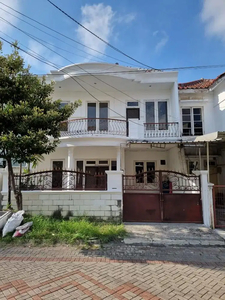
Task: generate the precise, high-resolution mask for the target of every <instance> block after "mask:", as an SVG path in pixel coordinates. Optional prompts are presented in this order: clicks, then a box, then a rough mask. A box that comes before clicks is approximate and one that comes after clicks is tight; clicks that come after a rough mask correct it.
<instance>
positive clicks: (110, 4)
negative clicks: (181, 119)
mask: <svg viewBox="0 0 225 300" xmlns="http://www.w3.org/2000/svg"><path fill="white" fill-rule="evenodd" d="M51 1H52V2H53V3H54V4H55V5H57V6H59V7H60V8H61V9H62V10H63V11H65V12H66V13H67V14H69V15H70V16H71V17H72V18H74V19H76V20H77V21H78V22H80V23H81V24H82V25H84V26H85V27H87V28H88V29H90V30H91V31H93V32H94V33H95V34H97V35H98V36H99V37H101V38H102V39H104V40H106V41H107V42H108V43H110V44H112V45H113V46H114V47H116V48H118V49H119V50H120V51H122V52H124V53H125V54H127V55H128V56H130V57H132V58H134V59H136V60H138V61H139V62H140V63H137V62H136V61H133V60H131V59H130V58H128V57H126V56H124V55H122V54H121V53H119V52H117V51H115V50H114V49H112V48H110V47H109V46H108V45H106V44H105V43H103V42H102V41H100V40H99V39H97V38H96V37H95V36H93V35H91V34H90V33H89V32H87V31H86V30H84V29H83V28H82V27H80V26H78V25H77V24H76V23H75V22H74V21H72V20H71V19H70V18H69V17H68V16H66V15H64V14H63V13H62V12H60V11H59V10H57V9H56V8H55V7H54V6H53V5H52V4H50V3H49V2H48V1H47V0H38V1H35V0H33V1H31V0H0V37H1V38H4V39H5V40H7V41H8V42H13V41H15V40H17V41H18V43H19V47H21V49H23V50H25V51H26V52H28V53H29V54H30V55H29V54H27V53H25V52H21V55H22V56H23V57H24V59H25V63H26V64H29V65H31V72H33V73H35V74H46V73H48V72H49V71H50V70H54V69H55V68H60V67H63V66H66V65H70V64H72V63H82V62H108V63H113V64H114V63H119V64H120V65H124V66H131V67H141V68H146V66H149V67H152V68H155V69H164V68H180V67H189V66H209V65H223V64H224V67H220V68H207V69H188V70H179V75H178V80H179V82H188V81H192V80H196V79H200V78H216V77H217V76H218V75H219V74H221V73H223V72H225V18H224V16H225V0H158V1H155V0H138V1H137V0H122V1H118V0H117V1H115V0H102V1H98V0H89V1H84V0H63V1H62V0H51ZM5 5H8V6H9V7H10V8H9V7H6V6H5ZM12 9H14V10H12ZM15 10H16V11H15ZM17 11H18V12H20V13H22V14H23V15H21V14H19V13H18V12H17ZM25 16H27V17H29V18H31V19H34V20H36V21H38V22H39V24H38V23H36V22H34V21H33V20H31V19H28V18H27V17H25ZM24 21H25V22H24ZM26 22H27V23H26ZM28 23H29V24H28ZM42 25H45V26H47V27H49V28H46V27H44V26H42ZM51 29H53V30H54V31H52V30H51ZM56 31H57V32H56ZM58 32H59V33H61V35H60V34H58ZM3 43H4V45H3V53H4V54H7V53H10V51H11V49H10V45H9V44H7V42H6V41H5V42H4V41H3ZM31 55H33V56H35V57H39V59H40V60H42V61H43V60H44V61H45V62H46V61H47V63H48V64H45V63H43V62H41V61H40V60H37V59H36V58H34V57H32V56H31ZM141 63H142V64H141ZM54 67H55V68H54Z"/></svg>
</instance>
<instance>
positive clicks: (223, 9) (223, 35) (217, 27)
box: [201, 0, 225, 42]
mask: <svg viewBox="0 0 225 300" xmlns="http://www.w3.org/2000/svg"><path fill="white" fill-rule="evenodd" d="M224 16H225V1H224V0H204V2H203V8H202V11H201V20H202V21H203V23H204V24H205V30H206V33H207V34H208V35H210V36H217V37H218V38H220V39H221V40H223V41H224V42H225V17H224Z"/></svg>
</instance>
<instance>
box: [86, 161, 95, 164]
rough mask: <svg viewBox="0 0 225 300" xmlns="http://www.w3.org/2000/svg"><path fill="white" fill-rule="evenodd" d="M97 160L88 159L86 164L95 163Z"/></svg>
mask: <svg viewBox="0 0 225 300" xmlns="http://www.w3.org/2000/svg"><path fill="white" fill-rule="evenodd" d="M95 163H96V162H95V160H88V161H87V162H86V164H87V165H95Z"/></svg>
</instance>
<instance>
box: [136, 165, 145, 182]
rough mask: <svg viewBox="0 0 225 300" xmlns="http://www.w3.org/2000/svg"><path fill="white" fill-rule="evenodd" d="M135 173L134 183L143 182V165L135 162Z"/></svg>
mask: <svg viewBox="0 0 225 300" xmlns="http://www.w3.org/2000/svg"><path fill="white" fill-rule="evenodd" d="M135 173H136V182H137V183H143V182H144V174H143V173H144V163H143V162H136V163H135Z"/></svg>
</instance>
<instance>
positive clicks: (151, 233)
mask: <svg viewBox="0 0 225 300" xmlns="http://www.w3.org/2000/svg"><path fill="white" fill-rule="evenodd" d="M125 228H126V230H127V232H128V234H129V235H128V236H127V237H126V238H125V239H124V243H125V244H127V245H130V244H134V245H135V244H145V245H146V244H147V245H156V246H157V245H158V246H159V245H162V246H170V245H174V246H197V245H198V246H225V240H224V238H223V237H222V236H221V235H219V234H218V231H215V230H212V229H210V228H207V227H205V226H204V225H199V224H174V223H173V224H172V223H163V224H162V223H125Z"/></svg>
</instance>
